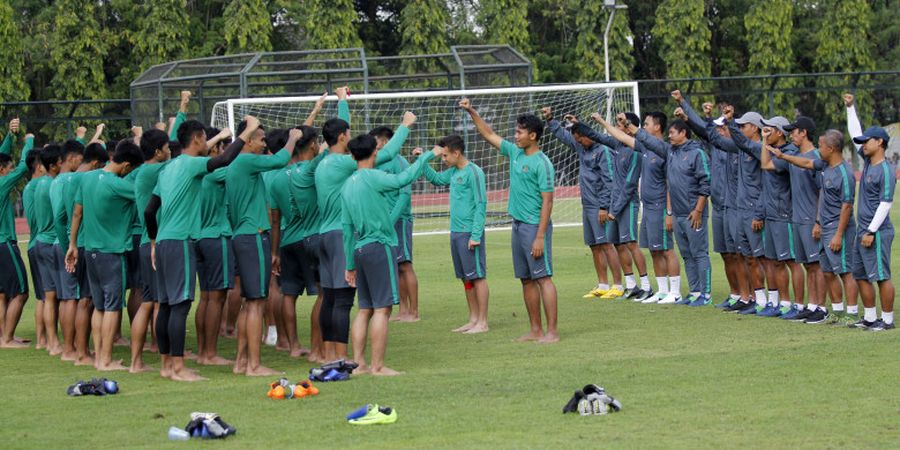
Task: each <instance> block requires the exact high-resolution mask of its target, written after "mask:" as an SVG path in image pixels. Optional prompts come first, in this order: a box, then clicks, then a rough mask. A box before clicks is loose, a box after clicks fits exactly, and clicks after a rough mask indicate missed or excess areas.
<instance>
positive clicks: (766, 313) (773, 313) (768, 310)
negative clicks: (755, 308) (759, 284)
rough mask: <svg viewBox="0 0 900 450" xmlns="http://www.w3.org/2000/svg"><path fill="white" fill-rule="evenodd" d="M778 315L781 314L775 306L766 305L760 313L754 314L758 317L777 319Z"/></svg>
mask: <svg viewBox="0 0 900 450" xmlns="http://www.w3.org/2000/svg"><path fill="white" fill-rule="evenodd" d="M779 314H781V310H780V308H778V307H777V306H775V305H767V306H766V307H765V308H763V310H762V311H760V312H758V313H756V315H757V316H760V317H778V315H779Z"/></svg>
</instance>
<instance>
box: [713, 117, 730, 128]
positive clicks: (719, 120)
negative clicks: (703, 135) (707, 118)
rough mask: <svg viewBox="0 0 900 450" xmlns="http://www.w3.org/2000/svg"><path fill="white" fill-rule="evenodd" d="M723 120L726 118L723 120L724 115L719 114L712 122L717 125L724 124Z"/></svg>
mask: <svg viewBox="0 0 900 450" xmlns="http://www.w3.org/2000/svg"><path fill="white" fill-rule="evenodd" d="M725 122H727V120H725V116H721V117H719V118H718V119H716V120H713V123H714V124H716V126H717V127H721V126H723V125H725Z"/></svg>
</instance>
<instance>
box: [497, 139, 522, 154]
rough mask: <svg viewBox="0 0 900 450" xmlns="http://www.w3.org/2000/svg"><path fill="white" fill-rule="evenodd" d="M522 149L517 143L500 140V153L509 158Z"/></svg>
mask: <svg viewBox="0 0 900 450" xmlns="http://www.w3.org/2000/svg"><path fill="white" fill-rule="evenodd" d="M521 151H522V149H520V148H519V147H516V144H513V143H512V142H509V141H507V140H506V139H504V140H503V141H502V142H500V154H501V155H503V156H506V157H509V158H512V157H513V156H514V155H515V154H516V153H519V152H521Z"/></svg>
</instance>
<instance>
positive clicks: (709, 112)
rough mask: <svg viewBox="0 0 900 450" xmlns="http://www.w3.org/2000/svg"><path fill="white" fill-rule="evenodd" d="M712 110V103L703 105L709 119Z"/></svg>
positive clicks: (704, 112)
mask: <svg viewBox="0 0 900 450" xmlns="http://www.w3.org/2000/svg"><path fill="white" fill-rule="evenodd" d="M712 110H713V104H712V103H710V102H704V103H703V114H704V115H706V117H709V116H711V115H712Z"/></svg>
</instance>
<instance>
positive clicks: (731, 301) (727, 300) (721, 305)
mask: <svg viewBox="0 0 900 450" xmlns="http://www.w3.org/2000/svg"><path fill="white" fill-rule="evenodd" d="M736 301H738V299H736V298H731V296H730V295H729V296H728V297H725V300H722V303H718V304H716V308H719V309H724V308H727V307H729V306H731V305H733V304H734V302H736Z"/></svg>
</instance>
